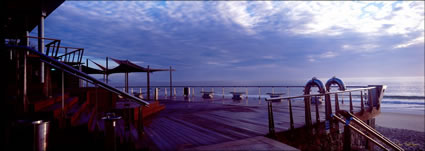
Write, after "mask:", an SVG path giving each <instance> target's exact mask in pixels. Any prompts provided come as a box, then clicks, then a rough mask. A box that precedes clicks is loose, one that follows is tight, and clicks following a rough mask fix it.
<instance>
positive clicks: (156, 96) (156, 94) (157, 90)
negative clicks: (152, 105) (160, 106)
mask: <svg viewBox="0 0 425 151" xmlns="http://www.w3.org/2000/svg"><path fill="white" fill-rule="evenodd" d="M154 92H155V94H154V96H153V97H154V100H155V101H157V100H158V93H159V88H155V91H154Z"/></svg>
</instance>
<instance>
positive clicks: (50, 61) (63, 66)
mask: <svg viewBox="0 0 425 151" xmlns="http://www.w3.org/2000/svg"><path fill="white" fill-rule="evenodd" d="M6 47H7V48H20V49H25V50H27V51H30V52H31V53H34V54H36V55H38V56H40V59H41V60H42V61H43V62H46V63H48V64H50V65H54V66H55V67H56V68H59V69H62V70H63V71H65V72H67V73H69V74H71V75H73V76H76V77H78V78H82V79H85V80H87V81H91V82H92V83H94V84H95V85H98V86H100V87H102V88H105V89H107V90H108V91H110V92H113V93H116V94H119V95H122V96H123V97H127V98H130V100H133V101H135V102H137V103H139V104H142V105H145V106H148V105H149V102H147V101H144V100H142V99H139V98H137V97H135V96H132V95H130V94H128V93H125V92H122V91H120V90H118V89H116V88H114V87H112V86H110V85H108V84H105V83H103V82H102V81H99V80H97V79H96V78H93V77H91V76H89V75H88V74H86V73H84V72H81V71H79V70H77V69H75V68H74V67H72V66H70V65H67V64H64V63H62V62H59V61H57V60H55V59H53V58H51V57H49V56H47V55H45V54H43V53H41V52H38V51H36V50H34V49H32V48H30V47H27V46H17V45H6Z"/></svg>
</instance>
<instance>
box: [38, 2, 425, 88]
mask: <svg viewBox="0 0 425 151" xmlns="http://www.w3.org/2000/svg"><path fill="white" fill-rule="evenodd" d="M424 14H425V12H424V2H423V1H419V2H415V1H404V2H402V1H391V2H381V1H379V2H372V1H355V2H350V1H344V2H327V1H320V2H315V1H314V2H306V1H298V2H287V1H277V2H276V1H273V2H272V1H250V2H244V1H232V2H226V1H208V2H205V1H204V2H203V1H184V2H183V1H128V2H123V1H119V2H117V1H65V2H64V3H63V4H62V5H61V6H60V7H59V8H57V9H56V10H55V11H54V12H53V13H52V14H50V15H49V16H48V17H47V19H46V20H45V37H49V38H57V39H61V40H62V42H61V45H62V46H72V47H82V48H85V57H87V58H89V59H92V60H94V61H96V62H98V63H100V64H105V57H107V56H108V57H112V58H116V59H128V60H130V61H132V62H134V63H136V64H138V65H141V66H144V67H146V66H147V65H150V67H152V68H169V66H172V67H173V68H174V69H176V71H175V72H174V73H173V80H174V81H274V80H284V79H308V78H311V77H332V76H337V77H400V76H424ZM36 32H37V28H35V29H34V30H33V31H32V32H31V35H36V34H37V33H36ZM92 65H93V64H91V65H90V66H92ZM111 66H114V64H112V65H111ZM92 67H95V66H92ZM168 76H169V73H168V72H164V73H159V72H158V73H154V74H153V76H152V80H154V81H168ZM130 78H131V80H130V82H132V81H144V80H145V78H146V74H145V73H137V74H136V73H134V74H130ZM122 79H123V75H122V74H115V75H112V76H111V80H112V81H114V82H118V81H121V80H122ZM122 81H123V80H122Z"/></svg>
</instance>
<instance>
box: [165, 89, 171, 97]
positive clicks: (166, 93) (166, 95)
mask: <svg viewBox="0 0 425 151" xmlns="http://www.w3.org/2000/svg"><path fill="white" fill-rule="evenodd" d="M170 90H171V89H170ZM164 95H165V96H167V88H164Z"/></svg>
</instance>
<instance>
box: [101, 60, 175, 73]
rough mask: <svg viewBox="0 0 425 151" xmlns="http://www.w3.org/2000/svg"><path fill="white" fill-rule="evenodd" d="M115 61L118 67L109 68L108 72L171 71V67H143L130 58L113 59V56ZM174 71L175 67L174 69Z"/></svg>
mask: <svg viewBox="0 0 425 151" xmlns="http://www.w3.org/2000/svg"><path fill="white" fill-rule="evenodd" d="M111 59H112V60H113V61H114V62H116V63H117V64H118V66H117V67H115V68H113V69H109V70H108V71H107V74H112V73H129V72H148V71H149V72H157V71H170V69H152V68H149V70H148V68H145V67H141V66H139V65H137V64H134V63H132V62H131V61H128V60H118V59H113V58H111ZM172 70H173V71H174V69H172Z"/></svg>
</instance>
